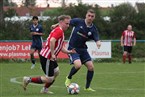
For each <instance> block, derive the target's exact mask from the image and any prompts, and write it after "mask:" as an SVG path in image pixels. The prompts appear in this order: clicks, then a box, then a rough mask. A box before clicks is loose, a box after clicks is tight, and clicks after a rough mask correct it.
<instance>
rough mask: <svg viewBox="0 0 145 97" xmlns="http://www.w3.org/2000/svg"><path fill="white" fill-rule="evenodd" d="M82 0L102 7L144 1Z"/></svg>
mask: <svg viewBox="0 0 145 97" xmlns="http://www.w3.org/2000/svg"><path fill="white" fill-rule="evenodd" d="M68 1H70V0H68ZM82 2H84V3H90V4H95V3H97V4H98V5H100V6H102V7H108V6H111V4H113V5H115V6H116V5H119V4H121V3H124V2H129V3H131V4H132V5H133V6H134V5H135V3H136V2H140V3H143V2H144V3H145V0H82Z"/></svg>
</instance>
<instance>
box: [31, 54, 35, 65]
mask: <svg viewBox="0 0 145 97" xmlns="http://www.w3.org/2000/svg"><path fill="white" fill-rule="evenodd" d="M31 62H32V63H33V64H35V58H34V55H33V54H31Z"/></svg>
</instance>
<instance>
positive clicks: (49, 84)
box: [44, 80, 55, 88]
mask: <svg viewBox="0 0 145 97" xmlns="http://www.w3.org/2000/svg"><path fill="white" fill-rule="evenodd" d="M54 81H55V80H53V82H51V83H45V86H44V87H45V88H49V87H50V86H51V85H52V84H53V83H54Z"/></svg>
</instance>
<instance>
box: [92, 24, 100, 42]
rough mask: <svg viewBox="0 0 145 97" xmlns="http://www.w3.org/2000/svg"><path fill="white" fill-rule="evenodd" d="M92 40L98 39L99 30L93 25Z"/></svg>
mask: <svg viewBox="0 0 145 97" xmlns="http://www.w3.org/2000/svg"><path fill="white" fill-rule="evenodd" d="M93 40H94V41H98V40H99V32H98V29H97V28H96V27H94V33H93Z"/></svg>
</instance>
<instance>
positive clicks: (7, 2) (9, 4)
mask: <svg viewBox="0 0 145 97" xmlns="http://www.w3.org/2000/svg"><path fill="white" fill-rule="evenodd" d="M3 5H4V6H17V4H16V3H14V2H12V0H11V1H10V0H3Z"/></svg>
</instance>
